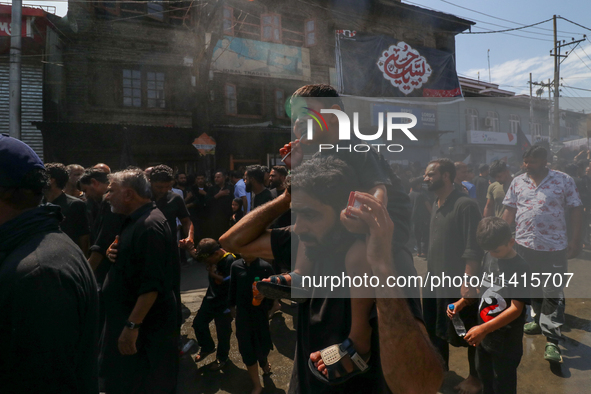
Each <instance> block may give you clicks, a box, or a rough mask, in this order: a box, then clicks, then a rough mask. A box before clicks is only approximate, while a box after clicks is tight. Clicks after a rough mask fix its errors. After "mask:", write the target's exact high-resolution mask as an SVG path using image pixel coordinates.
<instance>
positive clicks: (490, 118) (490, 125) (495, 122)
mask: <svg viewBox="0 0 591 394" xmlns="http://www.w3.org/2000/svg"><path fill="white" fill-rule="evenodd" d="M484 125H485V126H486V127H487V129H488V130H489V131H499V114H497V113H496V112H494V111H488V112H487V113H486V119H485V120H484Z"/></svg>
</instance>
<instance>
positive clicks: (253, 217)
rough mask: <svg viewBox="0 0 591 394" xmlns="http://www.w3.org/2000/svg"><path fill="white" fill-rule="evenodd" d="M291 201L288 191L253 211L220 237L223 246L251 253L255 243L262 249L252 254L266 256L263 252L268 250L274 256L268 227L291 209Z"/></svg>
mask: <svg viewBox="0 0 591 394" xmlns="http://www.w3.org/2000/svg"><path fill="white" fill-rule="evenodd" d="M290 203H291V195H290V194H289V193H287V192H286V193H283V194H282V195H281V196H279V197H277V198H276V199H274V200H273V201H271V202H269V203H267V204H265V205H262V206H260V207H258V208H257V209H255V210H253V211H251V212H250V213H249V214H248V215H246V216H244V217H243V218H242V219H241V220H240V221H239V222H238V223H236V224H235V225H234V226H232V228H230V229H229V230H228V231H227V232H226V233H225V234H224V235H222V236H221V237H220V244H221V245H222V248H224V249H225V250H227V251H229V252H233V253H242V254H251V252H252V246H253V245H254V246H256V247H257V248H260V249H261V251H260V252H259V253H258V254H251V255H253V256H257V257H264V256H263V252H268V253H270V254H271V256H272V252H271V242H270V230H267V227H269V225H270V224H271V223H273V221H274V220H275V219H277V218H278V217H279V216H281V214H283V213H284V212H286V211H287V210H288V209H289V207H290ZM259 238H261V239H259ZM266 240H268V242H266ZM257 241H258V242H257ZM249 247H251V248H250V250H249ZM267 249H268V250H267ZM267 256H268V255H267ZM267 258H268V257H267Z"/></svg>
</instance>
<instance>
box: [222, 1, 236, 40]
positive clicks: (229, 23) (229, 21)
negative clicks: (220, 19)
mask: <svg viewBox="0 0 591 394" xmlns="http://www.w3.org/2000/svg"><path fill="white" fill-rule="evenodd" d="M224 34H225V35H227V36H233V35H234V8H232V7H224Z"/></svg>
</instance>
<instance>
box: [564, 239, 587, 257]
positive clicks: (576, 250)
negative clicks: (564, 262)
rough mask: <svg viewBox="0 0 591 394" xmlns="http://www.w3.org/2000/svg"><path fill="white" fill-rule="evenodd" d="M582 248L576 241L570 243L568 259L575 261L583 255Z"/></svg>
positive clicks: (567, 252)
mask: <svg viewBox="0 0 591 394" xmlns="http://www.w3.org/2000/svg"><path fill="white" fill-rule="evenodd" d="M582 247H583V245H581V243H580V242H576V241H574V240H573V241H570V242H569V243H568V247H567V249H566V258H567V259H574V258H575V257H577V256H578V255H579V254H580V253H581V250H582Z"/></svg>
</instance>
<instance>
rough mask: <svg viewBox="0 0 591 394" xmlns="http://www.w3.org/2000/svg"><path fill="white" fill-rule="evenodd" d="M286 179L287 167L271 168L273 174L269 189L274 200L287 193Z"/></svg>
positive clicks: (270, 177)
mask: <svg viewBox="0 0 591 394" xmlns="http://www.w3.org/2000/svg"><path fill="white" fill-rule="evenodd" d="M285 178H287V167H285V166H274V167H273V168H271V173H270V174H269V188H270V190H271V194H272V195H273V198H277V196H279V195H281V194H282V193H283V192H284V191H285V186H284V184H285Z"/></svg>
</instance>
